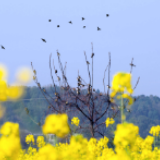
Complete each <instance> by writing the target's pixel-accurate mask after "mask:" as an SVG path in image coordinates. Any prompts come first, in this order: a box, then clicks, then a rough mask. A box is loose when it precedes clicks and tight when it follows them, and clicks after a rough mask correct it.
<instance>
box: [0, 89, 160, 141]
mask: <svg viewBox="0 0 160 160" xmlns="http://www.w3.org/2000/svg"><path fill="white" fill-rule="evenodd" d="M46 90H47V92H48V93H49V94H50V95H51V96H52V97H54V93H53V90H52V89H51V88H50V87H48V88H47V89H46ZM25 91H26V93H25V95H24V96H23V97H22V99H24V100H19V101H16V102H13V101H6V102H3V103H2V105H3V106H4V107H5V108H6V113H5V116H4V117H3V118H2V119H1V120H0V125H2V124H3V123H4V122H6V121H11V122H17V123H19V125H20V129H21V130H22V129H27V130H28V131H30V132H32V133H42V132H41V127H40V126H39V125H37V123H38V122H43V121H41V120H42V117H43V116H44V113H46V112H47V110H48V105H49V104H48V102H47V101H46V100H45V99H34V98H44V96H43V94H42V93H41V92H40V89H39V88H38V87H25ZM96 92H97V93H99V92H100V91H99V90H97V91H96ZM135 98H136V97H135ZM25 107H27V108H28V109H29V115H30V117H31V118H32V119H33V120H32V119H31V118H30V117H29V115H27V114H26V111H25V109H24V108H25ZM125 112H126V117H127V121H128V122H131V123H133V124H135V125H137V126H138V127H139V133H140V136H141V137H143V138H145V137H146V136H147V135H149V130H150V128H151V126H156V125H160V98H159V97H156V96H145V95H140V96H139V98H138V99H137V101H135V103H134V104H133V105H132V107H131V112H127V111H125ZM78 116H79V118H80V120H82V117H81V115H78ZM44 118H45V117H44ZM44 118H43V119H44ZM71 118H72V117H71ZM115 120H116V121H115V124H113V125H112V126H110V127H108V128H107V129H106V135H107V133H108V134H109V133H110V130H111V128H113V129H114V130H115V129H116V125H117V124H118V123H120V117H117V118H116V119H115Z"/></svg>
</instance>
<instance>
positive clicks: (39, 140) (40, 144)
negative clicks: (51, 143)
mask: <svg viewBox="0 0 160 160" xmlns="http://www.w3.org/2000/svg"><path fill="white" fill-rule="evenodd" d="M44 145H45V141H44V137H43V136H38V137H37V146H38V147H43V146H44Z"/></svg>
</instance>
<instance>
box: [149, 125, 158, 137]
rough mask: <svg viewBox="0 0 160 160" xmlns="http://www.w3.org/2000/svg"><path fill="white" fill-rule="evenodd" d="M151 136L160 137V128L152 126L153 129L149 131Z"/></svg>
mask: <svg viewBox="0 0 160 160" xmlns="http://www.w3.org/2000/svg"><path fill="white" fill-rule="evenodd" d="M149 133H150V134H153V136H158V135H159V133H160V126H159V125H158V126H152V128H151V129H150V131H149Z"/></svg>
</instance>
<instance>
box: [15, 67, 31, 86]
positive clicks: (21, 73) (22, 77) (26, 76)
mask: <svg viewBox="0 0 160 160" xmlns="http://www.w3.org/2000/svg"><path fill="white" fill-rule="evenodd" d="M16 78H17V80H18V81H19V82H21V83H28V82H29V81H31V79H32V71H31V70H30V69H29V68H27V67H24V68H21V69H19V70H18V72H17V75H16Z"/></svg>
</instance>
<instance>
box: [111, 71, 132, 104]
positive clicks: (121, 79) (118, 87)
mask: <svg viewBox="0 0 160 160" xmlns="http://www.w3.org/2000/svg"><path fill="white" fill-rule="evenodd" d="M111 89H112V92H111V94H110V97H111V98H113V97H115V96H116V94H117V93H118V92H120V93H123V94H122V97H123V98H127V99H129V105H131V104H132V103H133V99H132V98H131V97H130V96H129V95H128V94H126V93H124V91H125V90H126V91H127V92H128V93H129V94H132V93H133V89H132V85H131V74H130V73H123V72H122V73H121V72H119V73H117V74H116V75H114V77H113V81H112V87H111Z"/></svg>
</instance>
